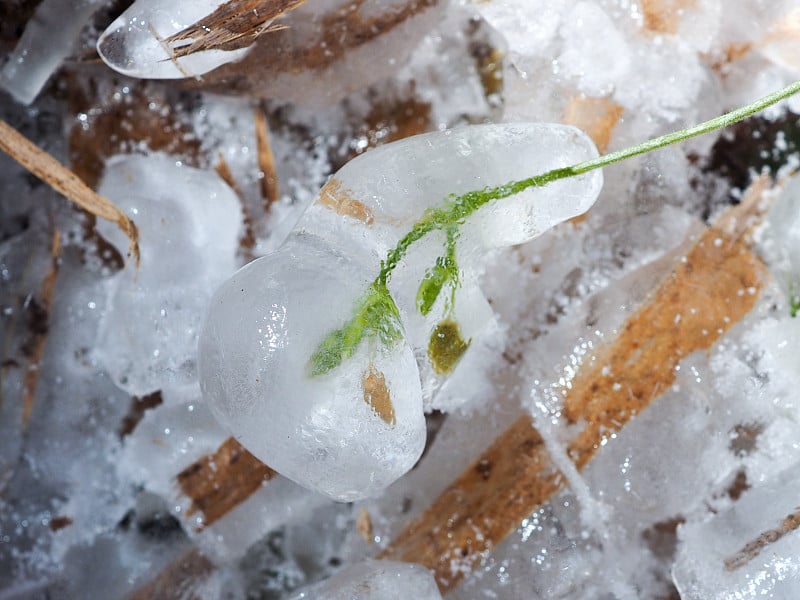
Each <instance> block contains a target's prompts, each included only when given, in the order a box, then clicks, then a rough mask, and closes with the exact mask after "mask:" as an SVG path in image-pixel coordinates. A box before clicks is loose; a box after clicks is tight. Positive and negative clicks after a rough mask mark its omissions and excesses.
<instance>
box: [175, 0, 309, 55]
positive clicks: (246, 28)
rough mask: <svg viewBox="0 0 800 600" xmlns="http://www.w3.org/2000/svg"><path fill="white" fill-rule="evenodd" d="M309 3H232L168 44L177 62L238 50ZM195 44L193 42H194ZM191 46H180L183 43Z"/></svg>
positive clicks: (298, 0) (236, 0) (247, 0)
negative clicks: (201, 54)
mask: <svg viewBox="0 0 800 600" xmlns="http://www.w3.org/2000/svg"><path fill="white" fill-rule="evenodd" d="M303 2H305V0H229V1H228V2H226V3H224V4H222V5H220V6H219V8H217V10H215V11H214V12H213V13H211V14H210V15H208V16H207V17H204V18H203V19H201V20H200V21H198V22H197V23H194V24H193V25H190V26H189V27H187V28H186V29H183V30H181V31H179V32H178V33H176V34H174V35H171V36H170V37H168V38H167V39H165V40H164V42H165V43H166V44H168V45H169V46H170V48H171V51H172V54H173V55H174V57H175V58H183V57H184V56H189V55H190V54H194V53H195V52H204V51H206V50H228V51H230V50H238V49H240V48H246V47H248V46H250V45H251V44H252V43H253V42H254V41H256V39H257V38H258V36H260V35H261V34H262V33H264V32H265V31H269V30H270V29H271V27H270V23H271V22H272V21H273V20H275V19H277V18H278V17H280V16H282V15H284V14H286V13H287V12H290V11H292V10H294V9H295V8H297V7H298V6H300V5H301V4H303ZM190 40H191V41H190ZM186 41H188V42H189V43H187V44H185V45H180V42H186Z"/></svg>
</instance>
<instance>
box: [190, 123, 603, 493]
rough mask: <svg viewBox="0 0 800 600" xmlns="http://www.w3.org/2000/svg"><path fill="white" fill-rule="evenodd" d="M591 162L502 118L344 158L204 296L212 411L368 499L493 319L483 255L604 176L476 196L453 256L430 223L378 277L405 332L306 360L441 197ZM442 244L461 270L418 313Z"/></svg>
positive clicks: (397, 469)
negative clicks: (254, 256)
mask: <svg viewBox="0 0 800 600" xmlns="http://www.w3.org/2000/svg"><path fill="white" fill-rule="evenodd" d="M595 156H597V151H596V149H595V147H594V144H593V143H592V142H591V141H590V140H589V138H588V137H586V136H585V135H584V134H583V133H581V132H580V131H579V130H577V129H575V128H573V127H568V126H562V125H543V124H503V125H484V126H476V127H468V128H463V129H458V130H453V131H445V132H439V133H434V134H428V135H422V136H417V137H413V138H409V139H406V140H402V141H400V142H397V143H394V144H391V145H387V146H384V147H381V148H378V149H375V150H372V151H370V152H369V153H367V154H365V155H363V156H362V157H359V158H357V159H355V160H353V161H351V162H350V163H348V164H347V165H346V166H345V167H344V168H343V169H341V170H340V171H339V172H338V173H337V174H336V176H335V177H334V178H333V179H331V181H329V182H328V184H327V185H326V186H325V187H324V188H323V189H322V190H321V192H320V195H319V197H318V199H317V201H316V202H314V203H313V204H312V205H311V206H310V207H309V209H308V210H307V211H306V213H304V215H303V216H302V217H301V218H300V220H299V222H298V223H297V224H296V226H295V228H294V233H293V234H292V235H290V236H289V239H288V241H287V242H285V243H284V245H283V246H282V247H280V248H279V249H278V250H277V251H276V252H274V253H272V254H269V255H268V256H265V257H263V258H261V259H260V260H258V261H255V262H254V263H252V264H250V265H248V266H247V267H245V268H244V269H242V270H241V271H239V272H238V273H237V274H236V275H235V276H234V277H233V278H232V279H230V280H229V281H228V282H226V283H225V284H224V285H223V286H222V288H221V289H220V290H219V291H218V292H217V294H216V296H215V298H214V300H213V301H212V305H211V309H210V312H209V315H208V317H207V320H206V324H205V327H204V330H203V334H202V336H201V343H200V354H199V360H200V378H201V386H202V389H203V395H204V397H205V398H206V400H207V401H208V402H209V404H210V406H211V407H212V411H213V412H214V414H215V416H216V417H217V418H218V419H219V420H220V422H221V423H222V424H223V425H224V426H225V427H226V428H228V429H229V430H230V431H231V432H232V433H233V435H234V436H235V437H236V438H237V439H238V440H239V441H240V442H241V443H242V444H243V445H244V446H245V447H247V448H248V450H250V451H251V452H252V453H253V454H254V455H256V456H257V457H258V458H260V459H261V460H262V461H264V462H265V463H266V464H268V465H270V466H271V467H273V468H275V469H276V470H277V471H279V472H280V473H281V474H283V475H285V476H286V477H288V478H290V479H292V480H294V481H296V482H297V483H299V484H301V485H303V486H306V487H309V488H311V489H314V490H317V491H319V492H321V493H323V494H326V495H328V496H330V497H332V498H334V499H337V500H342V501H353V500H356V499H360V498H364V497H370V496H375V495H377V494H379V493H380V492H381V491H382V490H383V489H384V488H385V487H387V486H388V485H389V484H391V483H392V482H394V481H395V480H396V479H397V478H399V477H400V476H401V475H403V474H404V473H406V472H407V471H408V470H409V469H410V468H411V467H412V466H413V465H414V463H415V462H416V460H417V458H418V457H419V454H420V452H421V451H422V447H423V445H424V440H425V426H424V419H423V416H422V399H423V397H424V398H425V400H426V402H428V405H430V398H431V396H432V395H433V394H434V393H435V392H436V391H437V390H438V389H440V388H441V386H442V385H443V383H444V382H445V381H446V379H447V377H449V376H450V374H451V373H452V372H453V371H454V370H455V369H456V368H457V367H458V364H459V362H460V361H461V359H462V358H463V356H464V355H465V354H466V353H467V352H468V351H469V348H470V346H471V342H472V341H473V340H476V339H478V338H479V337H480V336H481V335H482V333H483V331H484V330H487V331H488V329H489V328H488V326H489V324H490V323H492V322H493V318H492V310H491V307H490V306H489V304H488V303H487V301H486V299H485V297H484V296H483V294H482V292H481V291H480V287H479V285H478V281H479V274H480V272H481V270H482V268H483V261H484V259H485V256H486V249H487V248H495V247H498V246H506V245H511V244H518V243H521V242H524V241H527V240H530V239H532V238H533V237H535V236H537V235H539V234H541V233H542V232H544V231H546V230H547V229H549V228H551V227H553V226H554V225H556V224H558V223H560V222H562V221H563V220H565V219H568V218H570V217H574V216H576V215H579V214H581V213H582V212H584V211H585V210H587V209H588V208H589V207H590V206H591V204H592V203H593V202H594V200H595V198H596V197H597V194H598V193H599V191H600V187H601V185H602V176H601V175H600V173H599V172H592V173H589V174H586V175H582V176H578V177H574V178H570V179H566V180H560V181H556V182H553V183H551V184H549V185H547V186H544V187H538V188H535V189H529V190H525V191H522V192H520V193H517V194H516V195H511V196H509V197H506V198H504V199H502V200H498V201H495V202H488V203H486V204H485V205H483V206H481V207H480V208H477V209H476V210H475V211H474V213H473V214H471V215H470V216H468V217H467V218H466V219H464V222H463V223H462V224H461V227H460V229H459V232H458V235H457V239H455V241H454V242H453V243H454V246H455V247H453V248H451V249H450V250H448V243H450V242H448V240H449V238H448V236H447V235H446V234H445V233H444V232H442V231H431V232H429V234H428V235H427V236H424V237H422V238H421V239H420V240H418V243H416V244H414V245H413V246H412V247H410V248H409V249H408V252H407V254H406V255H405V257H404V258H403V259H402V260H401V261H400V262H399V263H398V265H397V268H396V269H395V270H394V271H393V272H392V275H391V278H390V280H389V281H388V284H387V285H388V290H389V292H390V293H391V296H392V299H393V301H394V303H395V305H396V307H397V311H398V317H399V319H400V320H401V322H399V323H398V328H399V329H402V338H403V339H402V341H397V340H394V341H392V342H391V343H385V342H384V341H381V339H380V336H379V335H372V336H369V335H367V336H365V339H364V340H361V339H360V338H359V340H360V341H357V342H356V343H355V344H354V345H353V347H354V350H353V353H352V354H353V355H350V354H348V355H346V356H343V358H342V359H341V360H340V361H338V363H337V364H336V365H334V366H335V368H334V369H333V370H332V371H331V372H330V373H324V374H323V375H322V376H320V375H319V374H316V373H313V372H312V371H313V369H310V368H309V364H310V360H311V359H312V357H313V356H314V355H315V353H316V352H317V351H318V349H319V348H320V347H321V346H320V344H322V343H323V341H325V342H326V343H327V341H328V340H329V339H330V335H331V332H333V331H336V330H337V328H340V327H342V326H343V324H345V323H348V322H350V321H351V320H352V319H354V318H355V319H360V318H361V317H359V316H357V315H356V317H354V314H355V312H354V307H355V306H357V305H358V303H359V302H361V301H362V299H363V298H364V297H365V296H364V295H365V292H366V291H367V290H368V289H369V288H370V286H371V284H372V283H373V280H374V279H375V277H376V276H377V275H378V273H379V271H380V268H381V265H382V261H383V260H385V256H386V253H387V252H389V251H390V250H391V249H392V248H393V247H395V245H396V244H397V243H398V241H399V240H400V239H401V238H402V237H403V236H404V235H405V234H406V233H407V232H408V231H409V230H411V229H412V228H413V227H414V225H415V224H416V223H417V222H418V221H419V220H420V219H423V218H424V217H425V215H426V214H429V213H430V211H432V210H437V209H440V208H443V209H446V208H447V203H448V202H450V203H453V202H454V196H453V194H464V193H466V192H470V191H476V190H477V191H478V192H479V193H480V192H481V191H482V190H484V188H487V187H496V186H501V185H503V184H506V183H508V182H510V181H518V180H522V179H525V178H527V177H531V176H533V175H537V174H541V173H545V172H547V171H549V170H551V169H555V168H559V167H565V166H569V165H572V164H575V163H578V162H581V161H583V160H588V159H591V158H593V157H595ZM454 222H455V218H454ZM450 241H452V240H450ZM342 249H346V251H344V250H342ZM448 252H451V253H450V254H448V256H450V257H451V258H452V259H453V260H454V261H456V262H457V263H458V264H457V270H458V275H457V276H451V275H448V277H451V278H450V279H447V280H446V281H444V283H442V284H441V286H440V291H439V292H437V295H430V299H431V300H430V303H429V304H430V305H429V306H428V309H426V310H424V311H423V310H422V309H421V308H420V304H419V302H420V295H419V293H418V290H419V289H420V282H421V281H422V280H423V279H425V278H426V277H428V276H430V273H431V272H432V271H431V270H432V269H434V267H435V265H436V264H439V263H440V262H441V261H442V260H444V259H443V256H444V255H445V254H447V253H448ZM448 260H449V259H448ZM437 261H438V262H437ZM451 272H452V271H451ZM453 277H455V279H453ZM351 334H352V332H350V333H347V334H346V336H350V335H351ZM345 339H349V338H347V337H346V338H345ZM421 378H422V382H421ZM421 387H422V388H423V389H424V396H423V391H422V389H421Z"/></svg>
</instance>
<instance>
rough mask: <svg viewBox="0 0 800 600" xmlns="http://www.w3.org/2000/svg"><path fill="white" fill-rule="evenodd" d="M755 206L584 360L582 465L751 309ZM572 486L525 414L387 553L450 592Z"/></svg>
mask: <svg viewBox="0 0 800 600" xmlns="http://www.w3.org/2000/svg"><path fill="white" fill-rule="evenodd" d="M755 196H756V195H755V194H754V197H755ZM758 210H759V208H758V202H756V200H755V199H752V200H750V201H747V202H743V203H742V204H741V205H739V206H738V207H735V208H732V209H730V211H729V212H728V213H727V214H725V215H723V217H722V218H721V219H720V221H719V222H718V224H717V225H716V226H714V227H711V228H709V229H707V230H706V231H705V233H704V234H703V235H702V236H700V238H699V239H698V240H697V241H696V242H695V244H694V245H693V247H692V248H691V250H690V251H689V252H688V253H687V254H686V255H685V256H684V257H683V258H682V259H681V260H680V261H678V262H677V264H676V265H675V267H674V268H673V269H672V271H671V272H670V273H669V274H668V275H667V276H666V278H665V279H664V280H663V281H662V283H661V284H660V285H659V286H658V287H657V288H656V289H655V290H653V292H652V293H651V295H650V297H649V299H648V300H647V301H646V302H645V303H644V304H643V305H642V306H641V307H640V308H639V309H638V311H637V312H635V313H634V314H633V315H631V316H630V317H629V318H628V320H627V321H626V323H625V324H624V326H623V327H622V328H621V332H620V334H619V336H618V337H617V338H616V339H615V340H614V341H612V342H610V343H609V344H608V345H606V346H604V347H602V348H600V349H598V350H597V352H596V354H595V357H594V360H591V361H590V362H584V367H583V368H582V369H580V370H579V371H578V374H577V376H576V378H575V380H574V381H573V382H572V388H571V389H570V390H569V391H568V392H567V395H566V399H565V416H566V418H567V419H568V420H569V421H570V422H581V423H586V425H585V426H584V427H583V429H582V430H581V431H580V433H578V434H577V435H576V436H575V437H574V438H573V440H572V441H571V442H570V443H569V445H568V454H569V456H570V458H571V459H572V460H573V462H574V463H575V465H576V466H577V467H578V468H579V469H581V468H583V467H584V466H585V465H586V464H587V463H588V462H589V461H590V460H591V458H592V457H593V456H594V455H595V454H596V453H597V451H598V450H599V449H600V447H601V445H602V442H603V440H604V439H605V438H607V437H608V436H610V435H611V434H612V433H614V432H616V431H619V430H620V429H621V428H622V427H623V426H624V425H625V424H626V423H627V422H628V421H629V420H630V419H631V418H633V417H634V416H635V415H636V414H637V413H639V412H641V411H642V410H643V409H644V408H646V407H647V405H648V404H650V402H652V400H654V399H655V398H656V397H658V395H659V394H660V393H662V392H664V391H665V390H666V389H667V388H668V387H669V385H670V383H671V382H672V381H673V379H674V377H675V366H676V365H677V364H678V363H679V362H680V360H681V359H682V358H684V357H686V356H688V355H689V354H691V353H692V352H696V351H698V350H705V349H708V348H710V347H711V346H712V345H713V344H714V343H715V342H716V341H717V340H718V339H719V338H720V337H721V336H722V335H723V334H724V333H725V332H726V331H728V330H729V329H730V328H731V327H732V326H733V325H734V324H735V323H736V322H738V321H739V320H740V319H741V318H742V317H744V316H745V315H746V314H747V313H748V312H749V311H750V310H751V309H752V308H753V306H754V305H755V303H756V300H757V298H758V296H759V290H760V289H761V286H762V282H763V281H764V280H765V277H766V268H765V267H764V265H763V264H762V263H761V262H760V260H759V259H758V258H756V257H755V256H754V255H753V254H751V253H750V252H749V250H748V248H747V246H746V245H745V244H744V243H743V242H742V239H741V238H742V236H743V235H744V234H746V233H747V231H748V230H749V228H750V227H751V225H752V221H753V217H754V215H755V214H756V213H757V212H758ZM587 360H588V359H587ZM608 368H610V374H608V373H609V372H608V371H607V370H606V369H608ZM565 484H566V480H565V477H564V476H563V475H562V474H561V473H560V472H559V470H558V468H557V467H556V466H555V464H554V462H553V460H552V459H551V457H550V454H549V452H548V450H547V448H546V446H545V443H544V441H543V439H542V437H541V435H540V434H539V433H538V432H537V431H536V429H535V427H534V425H533V422H532V420H531V418H530V417H529V416H528V415H524V416H522V417H520V418H519V419H517V421H515V422H514V423H513V424H512V425H511V427H509V428H508V429H507V430H506V431H505V432H504V433H502V434H501V435H500V436H499V437H498V438H497V439H496V440H495V441H494V443H493V444H492V445H491V446H490V447H489V448H487V449H486V450H485V451H484V452H483V453H482V454H481V456H480V457H479V458H478V459H477V460H476V461H475V462H474V463H473V464H472V466H470V467H468V468H467V469H466V470H465V471H464V472H463V473H462V474H461V475H459V476H458V478H456V479H455V481H453V482H452V483H451V484H450V485H448V487H447V488H446V489H445V490H444V491H443V492H442V493H441V495H440V496H439V497H438V498H437V499H436V500H435V501H434V502H433V504H432V505H431V506H430V507H429V508H428V509H427V510H425V511H424V512H423V513H422V514H421V515H420V516H418V517H417V518H416V519H414V520H413V521H412V522H411V523H409V524H408V525H407V526H406V527H405V528H404V529H403V530H402V531H401V532H400V533H399V534H398V535H397V536H396V538H395V539H394V540H393V541H392V542H391V543H390V544H389V546H388V547H387V548H386V550H385V551H384V552H383V553H382V555H381V556H382V557H383V558H389V559H395V560H405V561H410V562H417V563H420V564H422V565H424V566H425V567H427V568H429V569H432V570H433V571H434V573H435V576H436V579H437V582H438V584H439V587H440V588H441V589H442V591H443V592H446V591H448V590H451V589H453V588H454V587H455V586H456V585H457V584H458V582H459V581H460V580H461V579H462V578H463V577H464V576H465V575H467V574H468V573H469V572H470V571H471V570H472V569H473V568H475V567H476V566H478V564H479V563H480V562H481V560H482V559H483V558H484V557H485V555H486V554H487V553H488V552H489V551H490V550H491V549H492V548H493V547H494V546H496V545H497V544H499V543H500V542H501V541H502V540H503V539H505V538H506V537H507V536H508V535H509V534H510V533H511V532H512V531H514V529H515V528H516V527H518V525H519V523H520V522H521V521H522V520H523V519H524V518H525V517H527V516H528V515H530V514H531V513H532V512H533V511H534V510H535V509H536V508H537V507H538V506H540V505H542V504H543V503H544V502H546V501H547V500H548V499H549V498H551V497H552V496H553V494H555V493H556V492H557V491H559V490H560V489H561V488H562V487H563V486H564V485H565Z"/></svg>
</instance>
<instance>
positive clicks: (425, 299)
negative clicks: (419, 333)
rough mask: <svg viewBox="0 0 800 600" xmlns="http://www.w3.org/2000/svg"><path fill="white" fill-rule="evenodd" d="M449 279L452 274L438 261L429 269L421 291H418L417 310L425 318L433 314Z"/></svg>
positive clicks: (420, 287) (420, 288) (421, 285)
mask: <svg viewBox="0 0 800 600" xmlns="http://www.w3.org/2000/svg"><path fill="white" fill-rule="evenodd" d="M448 279H450V274H449V273H448V271H447V269H446V268H444V267H442V266H441V265H439V264H438V261H437V264H436V265H434V266H433V268H432V269H428V271H427V272H426V273H425V277H423V279H422V283H421V284H420V286H419V290H417V309H418V310H419V312H420V313H422V315H423V316H428V313H430V312H431V309H432V308H433V305H434V304H435V303H436V299H437V298H438V297H439V294H440V293H441V291H442V288H443V287H444V284H445V283H447V281H448Z"/></svg>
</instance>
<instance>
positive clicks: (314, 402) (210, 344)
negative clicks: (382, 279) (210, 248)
mask: <svg viewBox="0 0 800 600" xmlns="http://www.w3.org/2000/svg"><path fill="white" fill-rule="evenodd" d="M374 276H375V273H372V272H370V270H369V269H368V268H366V267H365V266H364V265H363V264H362V263H360V262H357V261H356V260H355V259H354V258H352V257H350V256H349V255H346V254H345V253H343V252H341V251H339V250H337V249H335V248H334V247H332V246H330V245H329V244H328V243H326V242H324V241H322V240H320V239H319V238H317V237H315V236H310V235H308V234H299V235H298V234H296V235H292V236H290V238H289V239H288V240H287V242H286V243H285V244H284V245H283V246H281V247H280V248H279V249H278V250H277V251H275V252H274V253H272V254H269V255H267V256H265V257H263V258H260V259H258V260H256V261H254V262H252V263H250V264H249V265H247V266H246V267H244V268H243V269H241V270H239V271H238V272H237V273H236V274H235V275H234V276H233V277H231V278H230V279H229V280H228V281H227V282H225V283H224V284H223V285H222V287H221V288H220V289H219V290H218V291H217V293H216V294H215V296H214V298H213V300H212V301H211V307H210V310H209V314H208V317H207V318H206V322H205V325H204V327H203V332H202V334H201V338H200V346H199V368H200V382H201V387H202V390H203V396H204V397H205V399H206V401H207V402H208V403H209V405H210V407H211V409H212V411H213V413H214V415H215V416H216V418H217V419H218V420H219V422H220V423H221V424H223V426H224V427H226V428H227V429H228V430H229V431H231V433H232V434H233V435H234V436H235V437H236V439H237V440H239V441H240V442H241V443H242V444H243V445H244V446H245V447H246V448H247V449H248V450H249V451H250V452H252V453H253V454H254V455H255V456H257V457H258V458H259V459H260V460H262V461H263V462H265V463H266V464H268V465H269V466H271V467H273V468H274V469H276V470H277V471H278V472H280V473H281V474H282V475H285V476H286V477H288V478H290V479H292V480H294V481H295V482H297V483H299V484H300V485H303V486H305V487H307V488H310V489H313V490H316V491H319V492H321V493H323V494H326V495H328V496H330V497H331V498H334V499H336V500H342V501H352V500H356V499H359V498H363V497H368V496H374V495H377V494H379V493H380V492H381V491H382V490H383V489H384V488H386V487H387V486H388V485H389V484H391V483H392V482H394V481H395V480H396V479H397V478H399V477H400V476H402V475H403V474H404V473H406V472H407V471H408V470H409V469H411V467H412V466H413V465H414V463H415V462H416V461H417V459H418V458H419V455H420V453H421V452H422V448H423V446H424V443H425V420H424V418H423V413H422V398H421V389H420V381H419V372H418V370H417V365H416V363H415V361H414V356H413V353H412V352H411V349H410V348H409V346H408V344H407V343H406V342H405V341H403V340H399V341H395V342H393V343H388V344H385V343H382V342H380V341H379V340H378V339H377V337H375V336H365V337H364V339H363V340H362V341H361V342H360V343H358V344H356V345H355V346H354V353H353V354H352V356H349V357H345V358H344V360H342V362H341V364H339V366H337V367H336V368H333V369H332V370H330V371H329V372H326V373H324V374H313V373H312V369H311V368H310V361H311V358H312V356H313V355H314V353H315V352H316V351H317V349H318V348H319V346H320V344H321V343H322V342H323V341H324V340H325V339H326V337H327V336H328V335H329V334H330V333H331V332H332V331H334V330H335V329H337V328H339V327H342V325H343V324H345V323H346V322H347V321H349V320H350V319H352V318H353V316H354V308H355V307H356V306H357V303H358V301H359V300H360V298H362V297H363V294H364V292H365V290H367V288H368V287H369V285H370V283H371V281H372V278H373V277H374Z"/></svg>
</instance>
